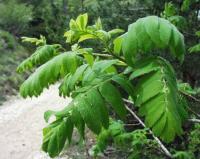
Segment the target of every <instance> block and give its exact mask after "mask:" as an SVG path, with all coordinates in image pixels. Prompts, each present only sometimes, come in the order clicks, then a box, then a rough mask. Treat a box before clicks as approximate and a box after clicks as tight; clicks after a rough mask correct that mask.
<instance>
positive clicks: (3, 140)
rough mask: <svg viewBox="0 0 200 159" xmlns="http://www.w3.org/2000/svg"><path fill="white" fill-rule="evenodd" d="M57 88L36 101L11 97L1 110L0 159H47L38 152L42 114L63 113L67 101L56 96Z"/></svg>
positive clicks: (34, 99) (42, 125) (48, 91)
mask: <svg viewBox="0 0 200 159" xmlns="http://www.w3.org/2000/svg"><path fill="white" fill-rule="evenodd" d="M57 87H58V86H57V85H55V86H52V87H51V88H50V89H49V90H46V91H45V92H44V93H43V94H42V95H41V96H40V97H39V98H37V99H36V98H33V99H26V100H25V99H22V98H20V97H12V98H11V99H10V100H8V101H7V102H5V103H4V104H3V106H0V159H48V158H49V157H48V156H47V155H46V154H45V153H42V152H41V151H40V146H41V142H42V128H43V127H44V126H45V125H46V124H45V122H44V119H43V114H44V112H45V111H46V110H48V109H54V110H59V109H62V108H63V107H64V106H66V105H67V103H69V102H70V99H63V98H60V97H59V96H58V90H57Z"/></svg>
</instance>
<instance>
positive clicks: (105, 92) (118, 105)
mask: <svg viewBox="0 0 200 159" xmlns="http://www.w3.org/2000/svg"><path fill="white" fill-rule="evenodd" d="M99 91H100V92H101V95H102V96H103V97H104V98H105V100H106V101H107V102H108V103H110V104H111V105H112V107H113V109H114V110H115V112H116V113H117V114H118V115H119V117H121V118H122V119H125V117H126V108H125V106H124V103H123V100H122V97H121V94H120V93H119V91H118V90H117V89H116V88H115V87H114V86H113V85H112V84H111V83H108V82H107V83H104V84H102V86H101V87H100V88H99Z"/></svg>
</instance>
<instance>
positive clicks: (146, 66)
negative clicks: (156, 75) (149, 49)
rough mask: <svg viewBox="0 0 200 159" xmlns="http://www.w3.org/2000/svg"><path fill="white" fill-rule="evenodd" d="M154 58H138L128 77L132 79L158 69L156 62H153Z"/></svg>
mask: <svg viewBox="0 0 200 159" xmlns="http://www.w3.org/2000/svg"><path fill="white" fill-rule="evenodd" d="M155 60H156V59H155V58H154V57H152V58H146V59H142V60H139V61H138V62H136V64H135V65H134V69H133V73H132V74H131V75H130V77H129V79H130V80H132V79H134V78H137V77H140V76H142V75H145V74H147V73H150V72H153V71H157V70H158V69H159V66H158V64H157V63H156V62H155Z"/></svg>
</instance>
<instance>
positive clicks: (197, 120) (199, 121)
mask: <svg viewBox="0 0 200 159" xmlns="http://www.w3.org/2000/svg"><path fill="white" fill-rule="evenodd" d="M188 121H192V122H195V123H200V119H188Z"/></svg>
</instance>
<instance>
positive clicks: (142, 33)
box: [122, 16, 185, 66]
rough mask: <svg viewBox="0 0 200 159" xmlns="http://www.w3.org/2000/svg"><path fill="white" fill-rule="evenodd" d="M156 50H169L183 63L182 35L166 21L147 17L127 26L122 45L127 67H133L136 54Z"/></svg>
mask: <svg viewBox="0 0 200 159" xmlns="http://www.w3.org/2000/svg"><path fill="white" fill-rule="evenodd" d="M156 48H158V49H159V48H162V49H164V48H169V49H170V51H171V53H172V55H174V56H175V57H177V58H178V59H179V60H180V61H183V58H184V54H185V44H184V38H183V35H182V34H181V33H180V32H179V31H178V30H177V29H176V27H175V26H174V25H173V24H171V23H170V22H168V21H167V20H165V19H162V18H159V17H156V16H148V17H145V18H140V19H139V20H137V21H136V22H135V23H133V24H131V25H130V26H129V29H128V32H127V33H126V34H125V36H124V39H123V43H122V50H123V53H124V57H125V59H126V61H127V63H128V64H129V65H131V66H133V64H134V62H135V61H136V57H137V54H138V53H140V52H142V53H147V52H149V51H151V50H153V49H156Z"/></svg>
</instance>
